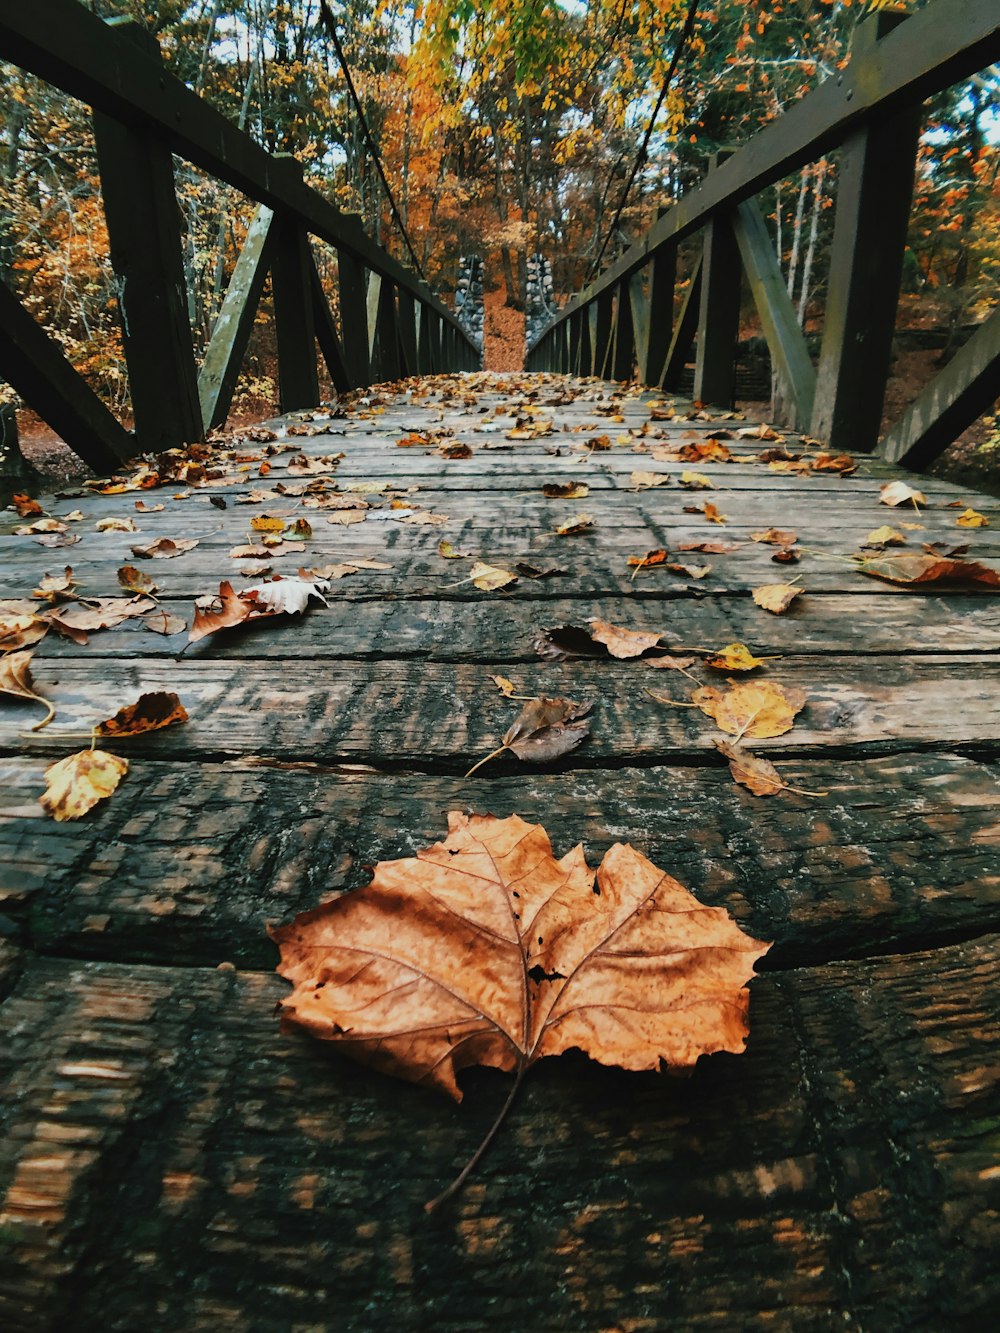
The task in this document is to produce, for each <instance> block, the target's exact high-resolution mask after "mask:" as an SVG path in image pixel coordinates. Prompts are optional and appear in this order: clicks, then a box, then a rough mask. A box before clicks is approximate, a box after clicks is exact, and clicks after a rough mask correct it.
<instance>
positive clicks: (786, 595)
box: [753, 583, 802, 616]
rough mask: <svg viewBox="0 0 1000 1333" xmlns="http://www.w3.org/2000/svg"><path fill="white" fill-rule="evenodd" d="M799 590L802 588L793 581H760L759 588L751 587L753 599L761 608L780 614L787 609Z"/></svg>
mask: <svg viewBox="0 0 1000 1333" xmlns="http://www.w3.org/2000/svg"><path fill="white" fill-rule="evenodd" d="M800 592H802V589H801V588H797V587H796V586H795V584H794V583H762V584H761V586H760V587H759V588H754V589H753V599H754V601H755V602H756V603H757V605H758V606H759V607H762V608H763V610H765V611H772V612H773V613H774V614H775V615H776V616H780V615H781V614H782V612H784V611H787V610H788V608H789V607H790V606H791V604H792V602H794V601H795V599H796V597H798V595H799V593H800Z"/></svg>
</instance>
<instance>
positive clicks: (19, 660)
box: [0, 648, 56, 731]
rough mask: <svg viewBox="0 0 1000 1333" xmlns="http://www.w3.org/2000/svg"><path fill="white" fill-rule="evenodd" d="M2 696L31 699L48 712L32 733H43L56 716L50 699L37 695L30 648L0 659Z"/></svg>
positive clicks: (5, 654)
mask: <svg viewBox="0 0 1000 1333" xmlns="http://www.w3.org/2000/svg"><path fill="white" fill-rule="evenodd" d="M0 694H10V695H12V696H13V697H14V698H15V699H30V700H31V702H32V703H36V704H41V705H42V707H43V708H45V709H47V710H48V712H47V716H46V717H43V718H42V720H41V722H36V723H35V725H34V726H33V727H32V728H31V730H32V731H41V729H42V727H47V726H48V724H49V723H50V722H51V721H52V719H53V718H54V717H55V715H56V710H55V708H54V707H53V706H52V704H50V703H49V701H48V699H43V698H42V696H41V695H40V694H36V693H35V690H34V685H33V683H32V679H31V649H30V648H26V649H25V650H24V651H23V652H14V653H4V654H3V656H2V657H0Z"/></svg>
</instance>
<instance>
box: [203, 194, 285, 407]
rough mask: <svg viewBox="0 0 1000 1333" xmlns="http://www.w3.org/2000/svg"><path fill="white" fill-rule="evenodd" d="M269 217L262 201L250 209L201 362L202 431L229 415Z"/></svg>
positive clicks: (262, 269) (261, 276)
mask: <svg viewBox="0 0 1000 1333" xmlns="http://www.w3.org/2000/svg"><path fill="white" fill-rule="evenodd" d="M273 217H274V214H273V213H272V211H271V210H270V209H269V208H266V207H265V206H264V205H263V204H261V205H260V206H259V207H258V208H257V210H256V212H255V213H254V216H253V219H252V221H251V223H250V226H249V227H248V228H247V235H246V240H245V241H244V242H243V249H242V250H241V251H240V255H239V258H238V259H237V261H236V267H235V268H234V269H233V275H232V277H231V278H230V280H229V286H228V288H227V289H226V296H225V299H224V301H223V303H222V309H221V310H220V311H219V316H218V319H217V320H216V321H215V328H214V329H213V330H212V339H211V341H210V343H209V345H208V350H207V351H206V352H205V356H204V359H203V360H202V363H201V370H200V372H199V374H198V395H199V398H200V400H201V414H202V419H203V421H204V423H205V428H206V429H207V430H215V429H216V428H217V427H218V426H221V425H223V424H224V423H225V420H226V417H227V416H228V415H229V406H230V404H231V403H232V401H233V393H234V392H235V389H236V382H237V380H238V379H239V375H240V368H241V366H242V364H243V358H244V356H245V355H246V350H247V346H248V345H249V342H250V335H251V333H252V332H253V326H254V319H255V317H256V314H257V306H258V305H259V303H260V297H261V293H262V292H263V290H264V283H265V282H266V280H267V273H268V269H269V268H270V264H271V221H272V219H273Z"/></svg>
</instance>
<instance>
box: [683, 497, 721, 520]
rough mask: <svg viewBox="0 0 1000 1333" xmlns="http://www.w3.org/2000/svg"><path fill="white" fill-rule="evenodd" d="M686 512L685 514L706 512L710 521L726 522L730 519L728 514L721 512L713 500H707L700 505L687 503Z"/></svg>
mask: <svg viewBox="0 0 1000 1333" xmlns="http://www.w3.org/2000/svg"><path fill="white" fill-rule="evenodd" d="M684 512H685V514H704V515H705V517H706V518H707V519H708V521H709V523H725V522H727V521H728V520H727V517H726V515H725V514H720V513H719V511H718V509H717V508H716V506H715V505H714V504H712V502H711V500H706V501H705V502H704V504H700V505H685V506H684Z"/></svg>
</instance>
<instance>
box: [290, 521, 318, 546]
mask: <svg viewBox="0 0 1000 1333" xmlns="http://www.w3.org/2000/svg"><path fill="white" fill-rule="evenodd" d="M287 535H288V536H289V537H294V538H296V539H300V540H303V541H308V540H309V539H310V537H312V535H313V530H312V524H311V523H310V522H309V520H308V519H307V518H297V519H296V520H295V522H294V523H292V524H291V526H290V527H289V529H288V533H287Z"/></svg>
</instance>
